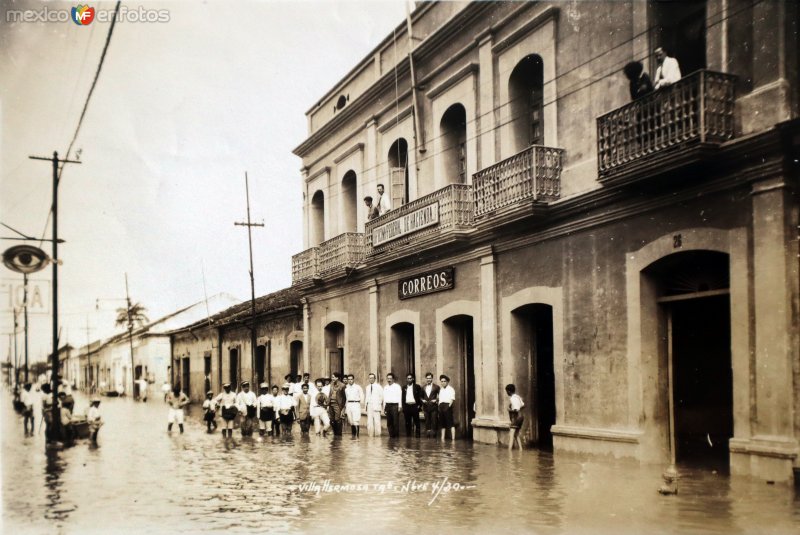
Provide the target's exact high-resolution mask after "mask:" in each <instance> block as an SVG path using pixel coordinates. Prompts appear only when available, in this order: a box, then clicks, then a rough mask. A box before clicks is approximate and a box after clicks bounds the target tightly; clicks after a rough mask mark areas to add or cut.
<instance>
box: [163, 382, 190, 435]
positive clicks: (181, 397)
mask: <svg viewBox="0 0 800 535" xmlns="http://www.w3.org/2000/svg"><path fill="white" fill-rule="evenodd" d="M167 403H168V404H169V414H168V415H167V432H172V424H175V423H177V424H178V428H179V429H180V430H181V433H183V408H184V407H185V406H186V405H188V403H189V398H188V397H187V396H186V394H184V393H183V390H181V387H180V385H175V388H174V389H172V392H170V393H169V394H167Z"/></svg>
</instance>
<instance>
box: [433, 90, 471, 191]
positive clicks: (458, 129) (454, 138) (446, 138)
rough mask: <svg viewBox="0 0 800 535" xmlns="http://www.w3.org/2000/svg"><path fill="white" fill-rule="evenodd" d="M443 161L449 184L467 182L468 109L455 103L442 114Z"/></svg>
mask: <svg viewBox="0 0 800 535" xmlns="http://www.w3.org/2000/svg"><path fill="white" fill-rule="evenodd" d="M440 128H441V132H442V134H441V136H442V151H441V152H442V161H443V162H444V172H445V176H446V177H447V182H448V184H466V183H467V110H466V109H465V108H464V106H463V105H461V104H453V105H452V106H450V107H449V108H447V111H445V112H444V114H443V115H442V120H441V123H440Z"/></svg>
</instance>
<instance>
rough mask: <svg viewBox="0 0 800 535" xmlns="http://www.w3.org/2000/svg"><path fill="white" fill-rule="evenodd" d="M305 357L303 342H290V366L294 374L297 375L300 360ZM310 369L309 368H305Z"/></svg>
mask: <svg viewBox="0 0 800 535" xmlns="http://www.w3.org/2000/svg"><path fill="white" fill-rule="evenodd" d="M302 358H303V342H301V341H299V340H295V341H294V342H292V343H291V344H289V368H290V370H291V373H292V376H294V377H297V375H298V373H299V371H298V370H299V369H300V361H301V360H302ZM303 371H308V370H303Z"/></svg>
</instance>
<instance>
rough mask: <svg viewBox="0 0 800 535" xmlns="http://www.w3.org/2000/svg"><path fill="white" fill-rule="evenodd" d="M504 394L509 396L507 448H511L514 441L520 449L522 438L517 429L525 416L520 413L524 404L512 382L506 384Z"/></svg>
mask: <svg viewBox="0 0 800 535" xmlns="http://www.w3.org/2000/svg"><path fill="white" fill-rule="evenodd" d="M506 394H508V398H509V403H508V418H509V420H510V421H511V425H510V426H509V427H510V431H511V437H510V439H509V441H508V449H509V450H512V449H513V448H514V443H515V442H516V443H517V445H518V446H519V449H522V439H521V438H520V436H519V431H520V429H522V424H523V423H524V422H525V417H524V416H523V415H522V407H524V406H525V402H524V401H522V398H521V397H520V396H519V394H517V387H516V386H514V385H513V384H512V385H506Z"/></svg>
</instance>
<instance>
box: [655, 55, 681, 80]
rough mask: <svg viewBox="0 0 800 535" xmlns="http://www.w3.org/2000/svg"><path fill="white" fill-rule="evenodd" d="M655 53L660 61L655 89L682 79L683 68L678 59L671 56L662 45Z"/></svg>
mask: <svg viewBox="0 0 800 535" xmlns="http://www.w3.org/2000/svg"><path fill="white" fill-rule="evenodd" d="M653 53H654V54H655V56H656V61H657V62H658V69H656V79H655V85H654V89H661V88H662V87H667V86H668V85H672V84H674V83H675V82H677V81H678V80H680V79H681V68H680V66H679V65H678V60H677V59H675V58H671V57H669V56H668V55H667V53H666V51H665V50H664V49H663V48H662V47H658V48H656V49H655V50H654V51H653Z"/></svg>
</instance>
